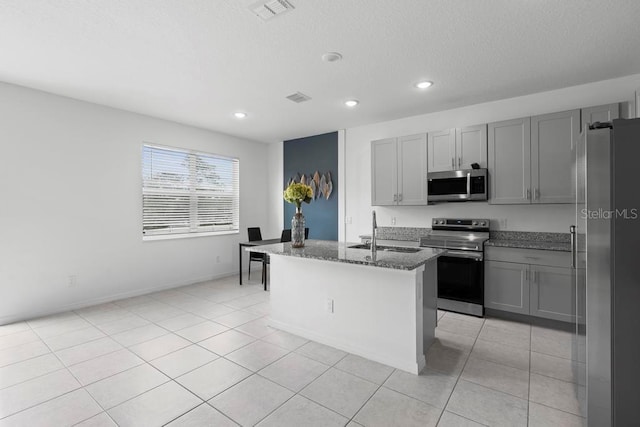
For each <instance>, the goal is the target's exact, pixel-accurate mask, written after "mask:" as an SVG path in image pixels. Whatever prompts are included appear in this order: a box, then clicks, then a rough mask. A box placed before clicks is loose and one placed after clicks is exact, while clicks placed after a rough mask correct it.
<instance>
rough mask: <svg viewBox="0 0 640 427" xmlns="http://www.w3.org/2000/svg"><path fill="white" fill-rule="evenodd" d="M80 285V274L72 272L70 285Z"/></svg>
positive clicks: (71, 286)
mask: <svg viewBox="0 0 640 427" xmlns="http://www.w3.org/2000/svg"><path fill="white" fill-rule="evenodd" d="M77 286H78V276H76V275H75V274H72V275H70V276H69V287H70V288H75V287H77Z"/></svg>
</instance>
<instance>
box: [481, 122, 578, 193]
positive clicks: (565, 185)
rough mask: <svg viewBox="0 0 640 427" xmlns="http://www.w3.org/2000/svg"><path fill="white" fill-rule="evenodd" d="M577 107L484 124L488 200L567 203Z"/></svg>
mask: <svg viewBox="0 0 640 427" xmlns="http://www.w3.org/2000/svg"><path fill="white" fill-rule="evenodd" d="M579 132H580V110H571V111H562V112H559V113H552V114H544V115H541V116H534V117H531V118H529V117H525V118H522V119H515V120H507V121H504V122H497V123H490V124H489V130H488V139H489V140H488V146H489V159H488V164H489V175H490V176H489V182H490V185H491V194H490V195H489V197H490V198H489V203H491V204H528V203H572V202H573V201H574V191H573V186H572V185H571V183H572V178H571V170H572V166H573V157H572V154H571V153H572V148H573V143H574V141H575V140H576V138H577V137H578V134H579Z"/></svg>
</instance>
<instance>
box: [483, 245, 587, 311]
mask: <svg viewBox="0 0 640 427" xmlns="http://www.w3.org/2000/svg"><path fill="white" fill-rule="evenodd" d="M486 255H487V260H486V261H485V264H484V268H485V276H484V305H485V307H487V308H491V309H494V310H502V311H509V312H512V313H519V314H527V315H531V316H535V317H543V318H546V319H554V320H560V321H564V322H573V321H574V316H575V313H576V293H575V283H574V280H573V277H572V272H571V268H569V266H568V262H569V254H568V253H564V252H555V251H540V250H531V249H517V248H492V247H491V248H488V249H487V251H486ZM542 264H547V265H542Z"/></svg>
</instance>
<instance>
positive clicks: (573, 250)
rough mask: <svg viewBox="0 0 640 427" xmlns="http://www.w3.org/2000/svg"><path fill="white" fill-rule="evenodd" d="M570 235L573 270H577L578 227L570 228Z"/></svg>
mask: <svg viewBox="0 0 640 427" xmlns="http://www.w3.org/2000/svg"><path fill="white" fill-rule="evenodd" d="M569 233H570V235H571V268H573V269H574V270H575V268H576V226H575V225H572V226H570V227H569Z"/></svg>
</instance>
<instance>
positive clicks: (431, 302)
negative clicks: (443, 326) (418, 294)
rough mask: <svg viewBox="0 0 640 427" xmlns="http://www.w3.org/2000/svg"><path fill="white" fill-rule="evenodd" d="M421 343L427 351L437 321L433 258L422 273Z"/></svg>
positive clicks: (436, 283)
mask: <svg viewBox="0 0 640 427" xmlns="http://www.w3.org/2000/svg"><path fill="white" fill-rule="evenodd" d="M422 277H423V279H422V289H423V293H422V336H423V339H422V343H423V345H424V353H425V354H426V353H427V350H429V347H431V344H433V341H434V340H435V330H436V326H437V323H438V260H437V259H433V260H431V261H429V262H427V263H426V264H425V269H424V272H423V274H422Z"/></svg>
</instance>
